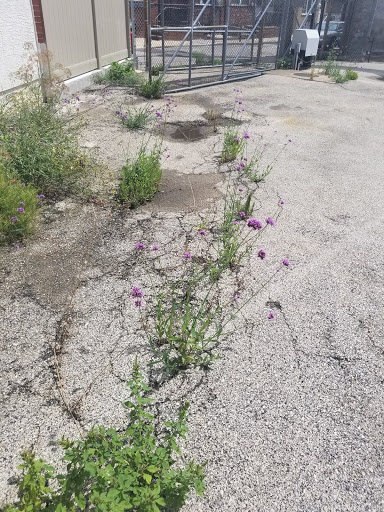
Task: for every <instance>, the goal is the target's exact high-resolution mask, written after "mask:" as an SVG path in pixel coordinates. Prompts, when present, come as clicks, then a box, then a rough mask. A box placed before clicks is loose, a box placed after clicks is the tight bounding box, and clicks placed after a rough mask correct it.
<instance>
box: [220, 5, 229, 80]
mask: <svg viewBox="0 0 384 512" xmlns="http://www.w3.org/2000/svg"><path fill="white" fill-rule="evenodd" d="M230 9H231V0H225V25H226V29H225V32H224V36H223V51H222V61H223V67H222V70H221V80H222V81H224V75H225V64H226V60H227V40H228V29H229V20H230Z"/></svg>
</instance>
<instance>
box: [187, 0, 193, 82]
mask: <svg viewBox="0 0 384 512" xmlns="http://www.w3.org/2000/svg"><path fill="white" fill-rule="evenodd" d="M194 18H195V0H192V2H191V30H190V32H189V69H188V87H191V83H192V50H193V20H194Z"/></svg>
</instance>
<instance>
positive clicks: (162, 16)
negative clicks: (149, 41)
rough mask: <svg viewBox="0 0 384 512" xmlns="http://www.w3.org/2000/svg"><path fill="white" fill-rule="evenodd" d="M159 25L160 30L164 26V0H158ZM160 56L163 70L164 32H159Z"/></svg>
mask: <svg viewBox="0 0 384 512" xmlns="http://www.w3.org/2000/svg"><path fill="white" fill-rule="evenodd" d="M160 25H161V26H162V28H164V26H165V17H164V0H160ZM161 55H162V58H163V69H164V68H165V35H164V30H162V31H161Z"/></svg>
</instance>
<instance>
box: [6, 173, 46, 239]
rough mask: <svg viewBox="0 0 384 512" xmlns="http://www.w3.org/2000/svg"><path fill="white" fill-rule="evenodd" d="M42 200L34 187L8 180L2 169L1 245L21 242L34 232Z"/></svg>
mask: <svg viewBox="0 0 384 512" xmlns="http://www.w3.org/2000/svg"><path fill="white" fill-rule="evenodd" d="M42 199H43V197H40V196H39V195H38V193H37V190H36V189H35V188H34V187H32V186H31V185H25V184H23V183H20V181H18V180H16V179H9V178H7V176H6V174H5V172H4V171H3V170H2V169H1V168H0V245H1V244H4V243H10V242H18V241H21V240H22V239H23V238H24V237H25V236H27V235H29V234H30V233H31V232H32V231H33V227H34V224H35V221H36V217H37V214H38V210H37V207H38V203H39V202H41V200H42Z"/></svg>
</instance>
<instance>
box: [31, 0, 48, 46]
mask: <svg viewBox="0 0 384 512" xmlns="http://www.w3.org/2000/svg"><path fill="white" fill-rule="evenodd" d="M32 7H33V16H34V19H35V27H36V34H37V41H38V42H39V43H45V42H46V39H45V29H44V19H43V9H42V6H41V0H32Z"/></svg>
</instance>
